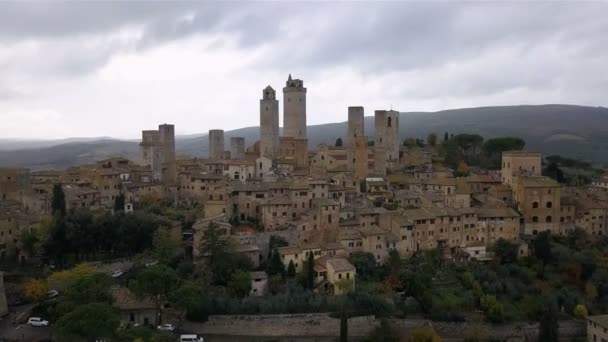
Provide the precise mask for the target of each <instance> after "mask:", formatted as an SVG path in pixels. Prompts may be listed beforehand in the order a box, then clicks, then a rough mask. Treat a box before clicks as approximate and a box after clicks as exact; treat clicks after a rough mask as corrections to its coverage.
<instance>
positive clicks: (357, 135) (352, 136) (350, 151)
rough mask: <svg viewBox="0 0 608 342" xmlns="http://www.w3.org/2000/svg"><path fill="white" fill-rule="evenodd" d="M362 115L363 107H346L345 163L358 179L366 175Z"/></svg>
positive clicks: (365, 138)
mask: <svg viewBox="0 0 608 342" xmlns="http://www.w3.org/2000/svg"><path fill="white" fill-rule="evenodd" d="M364 117H365V110H364V108H363V107H348V132H347V134H346V148H347V159H348V164H347V165H348V170H349V171H350V172H352V173H353V175H354V176H355V177H356V178H359V179H361V178H365V177H367V136H365V130H364V128H363V122H364Z"/></svg>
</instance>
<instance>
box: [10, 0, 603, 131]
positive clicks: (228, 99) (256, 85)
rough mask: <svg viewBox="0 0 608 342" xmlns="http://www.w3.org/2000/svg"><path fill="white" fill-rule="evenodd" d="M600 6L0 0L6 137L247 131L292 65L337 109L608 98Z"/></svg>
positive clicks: (327, 118) (319, 108) (330, 110)
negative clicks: (164, 128) (267, 91)
mask: <svg viewBox="0 0 608 342" xmlns="http://www.w3.org/2000/svg"><path fill="white" fill-rule="evenodd" d="M607 14H608V2H574V1H570V2H560V3H556V2H548V1H545V2H531V1H530V2H509V3H498V2H492V3H481V2H467V3H456V2H433V3H428V2H427V3H395V2H392V3H318V2H315V3H289V4H286V3H268V2H265V3H253V4H252V3H228V4H217V3H215V4H210V3H202V2H200V3H199V2H197V3H191V2H180V3H168V2H159V1H156V2H149V3H148V2H143V1H133V2H126V3H122V2H100V3H92V2H84V1H80V2H67V1H66V2H54V1H27V2H23V1H20V2H0V119H1V120H0V138H16V137H20V138H63V137H75V136H77V137H85V136H87V137H93V136H112V137H118V138H137V137H139V136H140V134H141V133H140V131H141V130H142V129H153V128H155V127H156V126H157V125H158V124H159V123H164V122H167V123H173V124H175V125H176V132H177V134H192V133H201V132H206V131H207V130H208V129H212V128H223V129H226V130H229V129H233V128H239V127H244V126H254V125H257V124H258V120H259V99H260V97H261V95H262V89H263V88H264V87H266V86H267V85H269V84H270V85H271V86H272V87H273V88H275V90H277V95H278V97H279V101H281V103H280V106H279V107H280V108H281V122H282V108H283V104H282V99H283V96H282V88H283V86H284V85H285V80H286V79H287V76H288V74H289V73H291V74H292V75H293V76H294V77H295V78H301V79H303V80H304V85H305V86H306V87H307V88H308V103H307V105H308V124H309V125H310V124H318V123H325V122H337V121H345V120H346V117H347V107H348V106H351V105H361V106H365V112H366V115H373V111H374V110H375V109H390V107H391V106H392V108H393V109H397V110H400V111H435V110H441V109H450V108H461V107H476V106H487V105H515V104H543V103H569V104H581V105H592V106H606V105H607V104H608V15H607Z"/></svg>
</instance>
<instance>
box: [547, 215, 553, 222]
mask: <svg viewBox="0 0 608 342" xmlns="http://www.w3.org/2000/svg"><path fill="white" fill-rule="evenodd" d="M552 220H553V218H552V217H551V215H549V216H547V217H546V218H545V222H547V223H551V221H552Z"/></svg>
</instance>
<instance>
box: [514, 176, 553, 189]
mask: <svg viewBox="0 0 608 342" xmlns="http://www.w3.org/2000/svg"><path fill="white" fill-rule="evenodd" d="M519 181H520V182H521V184H522V185H523V186H525V187H528V188H547V187H560V185H559V183H558V182H556V181H555V180H554V179H552V178H549V177H538V176H537V177H535V176H522V177H519Z"/></svg>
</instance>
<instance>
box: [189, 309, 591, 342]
mask: <svg viewBox="0 0 608 342" xmlns="http://www.w3.org/2000/svg"><path fill="white" fill-rule="evenodd" d="M390 322H391V324H392V325H393V326H394V327H396V328H397V329H399V330H400V331H401V332H402V333H403V334H404V335H405V334H407V333H408V331H410V330H412V329H414V328H416V327H422V326H428V325H431V326H433V328H434V329H435V330H436V331H437V333H438V334H439V335H440V336H441V337H442V339H443V340H445V341H462V340H463V339H464V337H468V336H473V335H475V336H477V337H479V338H481V339H482V340H497V341H509V342H515V341H522V342H524V341H526V342H527V341H537V337H538V328H539V327H538V323H527V322H515V323H510V324H500V325H494V324H487V323H467V322H465V323H448V322H431V321H428V320H424V319H391V320H390ZM379 324H380V320H379V319H376V318H375V317H374V316H364V317H353V318H350V319H349V320H348V332H349V336H350V337H353V338H356V337H362V336H366V335H367V334H369V332H370V331H372V329H374V327H376V326H378V325H379ZM185 328H186V329H187V330H189V331H192V332H195V333H199V334H203V335H223V336H250V337H255V336H267V337H273V336H277V337H278V336H285V337H337V336H339V334H340V320H339V319H337V318H331V317H329V315H328V314H324V313H314V314H294V315H254V316H247V315H242V316H239V315H232V316H228V315H226V316H223V315H222V316H210V317H209V321H207V322H206V323H188V324H186V326H185ZM585 335H586V326H585V321H574V320H572V321H562V322H560V327H559V336H560V339H561V340H562V341H573V340H577V339H581V338H584V337H585Z"/></svg>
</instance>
